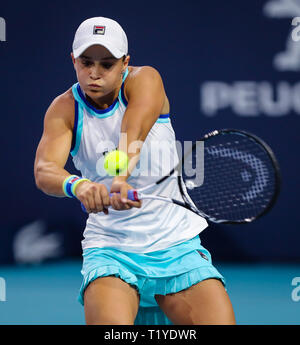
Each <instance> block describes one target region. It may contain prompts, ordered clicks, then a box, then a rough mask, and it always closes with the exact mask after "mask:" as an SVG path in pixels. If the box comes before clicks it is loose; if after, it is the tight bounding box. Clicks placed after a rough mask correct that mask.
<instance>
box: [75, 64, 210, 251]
mask: <svg viewBox="0 0 300 345" xmlns="http://www.w3.org/2000/svg"><path fill="white" fill-rule="evenodd" d="M127 75H128V70H127V71H126V73H125V75H124V78H123V83H122V86H121V89H120V92H119V95H118V98H117V99H116V100H115V101H114V103H113V104H112V105H111V106H110V107H108V108H107V109H104V110H99V109H96V108H94V107H93V106H92V105H91V104H90V103H89V102H88V101H87V99H86V98H85V95H84V93H83V92H82V90H81V88H80V85H79V83H76V84H74V85H73V86H72V92H73V95H74V98H75V121H74V131H73V143H72V148H71V155H72V156H73V162H74V165H75V167H76V168H77V169H78V170H79V171H80V172H81V174H82V176H83V177H85V178H88V179H90V180H91V181H93V182H97V183H102V184H104V185H105V186H106V187H107V189H108V191H110V186H111V183H112V180H113V177H111V176H109V175H107V173H106V172H105V170H104V169H103V159H104V156H105V154H106V153H107V152H110V151H112V150H114V149H115V148H116V147H117V146H118V144H119V138H120V130H121V123H122V118H123V115H124V113H125V111H126V106H127V101H126V98H125V96H124V81H125V79H126V77H127ZM136 116H138V114H137V115H136ZM169 157H172V159H171V160H170V159H169ZM178 161H179V159H178V155H177V150H176V140H175V133H174V131H173V128H172V125H171V122H170V118H169V114H164V115H160V117H159V118H158V120H157V121H156V123H155V124H154V125H153V127H152V128H151V130H150V132H149V133H148V136H147V138H146V140H145V141H144V143H143V146H142V149H141V153H140V161H139V163H138V164H137V166H136V168H135V170H134V171H133V172H132V174H131V176H130V177H129V178H128V180H127V182H128V183H129V184H130V185H131V186H133V187H134V188H141V187H144V186H147V185H148V184H150V183H153V182H155V181H157V180H158V179H159V177H161V176H164V175H166V174H168V173H169V171H170V170H171V169H172V168H173V167H174V166H175V164H177V162H178ZM149 171H151V173H149ZM150 193H151V194H159V195H165V196H169V197H172V198H175V199H179V200H182V198H181V194H180V191H179V188H178V184H177V177H176V176H173V177H171V178H168V179H166V180H165V181H164V182H163V183H161V184H160V185H158V186H156V187H155V188H154V189H153V190H152V191H150ZM206 227H207V222H206V220H205V219H204V218H201V217H199V216H197V215H195V214H194V213H192V212H191V211H189V210H186V209H185V208H183V207H179V206H176V205H173V204H169V203H165V202H161V201H156V200H143V202H142V207H141V208H132V209H130V210H124V211H117V210H114V209H112V208H111V207H110V208H109V214H108V215H105V214H104V213H103V212H100V213H98V214H93V213H92V214H89V217H88V219H87V222H86V227H85V230H84V234H83V237H84V239H83V241H82V248H83V249H86V248H92V247H112V248H116V249H119V250H123V251H127V252H134V253H146V252H152V251H156V250H161V249H164V248H168V247H170V246H173V245H176V244H179V243H181V242H184V241H186V240H189V239H191V238H192V237H194V236H196V235H197V234H199V233H200V232H201V231H202V230H203V229H205V228H206Z"/></svg>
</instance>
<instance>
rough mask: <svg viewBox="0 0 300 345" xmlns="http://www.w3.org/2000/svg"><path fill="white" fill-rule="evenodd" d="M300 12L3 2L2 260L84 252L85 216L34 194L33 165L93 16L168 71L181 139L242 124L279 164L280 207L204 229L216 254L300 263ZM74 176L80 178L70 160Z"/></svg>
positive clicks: (134, 60) (134, 59)
mask: <svg viewBox="0 0 300 345" xmlns="http://www.w3.org/2000/svg"><path fill="white" fill-rule="evenodd" d="M297 15H299V16H300V3H299V1H298V2H297V1H295V7H291V6H289V5H288V4H287V2H285V1H277V0H275V1H273V0H269V1H267V0H266V1H260V0H255V1H240V0H230V1H221V0H210V1H190V0H186V1H184V2H180V3H179V2H174V1H163V2H162V1H151V2H141V1H135V0H134V1H128V2H124V1H118V0H116V1H113V2H110V1H107V2H97V1H95V2H88V3H86V2H84V1H63V2H62V1H58V0H54V1H42V2H36V1H34V2H33V1H26V2H20V3H18V4H17V5H16V4H15V3H14V2H5V3H4V2H2V3H1V5H0V17H2V18H4V19H5V22H6V41H3V42H0V76H1V84H0V92H1V108H0V109H1V124H2V130H1V139H0V140H1V165H2V178H1V182H2V183H1V195H2V197H1V220H0V237H1V242H0V263H9V262H15V261H17V262H38V261H42V260H45V259H50V258H60V257H65V256H74V255H80V253H81V250H80V241H81V239H82V230H83V228H84V224H85V215H84V214H83V213H82V212H81V210H80V206H79V204H78V202H76V201H75V200H70V199H59V198H53V197H49V196H46V195H44V194H43V193H41V192H40V191H39V190H37V189H36V187H35V183H34V176H33V163H34V156H35V150H36V147H37V145H38V142H39V139H40V137H41V134H42V127H43V117H44V114H45V111H46V110H47V107H48V106H49V104H50V103H51V101H52V99H53V98H54V97H56V96H57V95H59V94H60V93H62V92H64V91H65V90H66V89H67V88H69V87H70V86H71V85H72V84H73V83H74V82H76V75H75V72H74V70H73V67H72V63H71V58H70V52H71V47H72V40H73V35H74V32H75V30H76V28H77V27H78V25H79V24H80V23H81V22H82V21H83V20H85V19H87V18H89V17H94V16H106V17H110V18H113V19H115V20H117V21H118V22H119V23H120V24H121V25H122V26H123V28H124V29H125V31H126V33H127V36H128V39H129V53H130V55H131V64H132V65H151V66H154V67H155V68H157V69H158V70H159V71H160V73H161V75H162V77H163V79H164V83H165V88H166V91H167V95H168V97H169V99H170V103H171V114H172V115H171V116H172V123H173V126H174V129H175V131H176V134H177V138H178V139H179V140H191V138H197V137H198V138H199V137H200V136H201V135H202V134H203V133H205V132H207V131H210V130H213V129H216V128H224V127H227V128H228V127H229V128H240V129H244V130H247V131H250V132H253V133H255V134H256V135H258V136H260V137H262V138H263V139H264V140H265V141H266V142H267V143H268V144H269V145H270V146H271V147H272V148H273V150H274V152H275V153H276V155H277V157H278V160H279V162H280V165H281V170H282V178H283V183H282V191H281V195H280V198H279V200H278V203H277V204H276V206H275V207H274V209H273V210H272V212H271V213H270V214H268V215H267V216H266V217H264V218H262V219H260V220H258V221H257V222H255V223H253V224H249V225H246V226H214V227H211V228H210V229H209V230H206V231H204V232H203V233H202V235H201V238H202V242H203V243H204V245H205V246H206V247H208V249H210V251H211V252H212V254H213V257H214V258H215V259H219V260H265V261H266V260H269V261H270V260H278V261H286V260H294V261H296V260H299V259H300V251H299V245H298V244H299V242H300V234H299V232H298V227H299V220H300V212H299V211H298V205H299V197H298V190H299V188H298V186H299V182H298V176H299V172H300V169H299V166H300V165H299V161H298V157H299V153H298V148H299V135H298V128H299V123H300V116H299V115H300V86H299V84H298V83H299V81H298V76H299V71H300V65H299V62H300V54H299V53H298V52H299V51H300V50H299V49H300V48H299V47H300V42H299V43H297V42H290V34H291V32H290V31H291V29H292V26H291V19H292V17H295V16H297ZM67 168H68V169H69V170H70V171H73V172H76V171H75V170H74V168H73V166H72V164H71V163H70V161H69V162H68V166H67ZM33 253H36V254H35V255H33Z"/></svg>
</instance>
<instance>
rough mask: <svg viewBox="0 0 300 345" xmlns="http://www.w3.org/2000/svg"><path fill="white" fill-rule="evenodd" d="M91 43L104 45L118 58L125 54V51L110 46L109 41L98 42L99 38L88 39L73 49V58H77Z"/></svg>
mask: <svg viewBox="0 0 300 345" xmlns="http://www.w3.org/2000/svg"><path fill="white" fill-rule="evenodd" d="M93 45H100V46H103V47H105V48H106V49H107V50H108V51H109V52H110V53H111V54H112V55H113V56H114V57H115V58H116V59H120V58H121V57H122V56H124V55H125V53H123V52H121V51H120V50H119V49H116V48H115V47H113V46H112V44H111V43H110V42H105V41H102V42H99V40H97V41H96V40H95V41H89V42H87V43H85V44H83V45H81V46H80V47H78V48H77V49H73V55H74V58H75V59H76V58H78V57H79V56H80V55H81V54H82V53H83V52H84V51H85V50H86V49H87V48H89V47H91V46H93Z"/></svg>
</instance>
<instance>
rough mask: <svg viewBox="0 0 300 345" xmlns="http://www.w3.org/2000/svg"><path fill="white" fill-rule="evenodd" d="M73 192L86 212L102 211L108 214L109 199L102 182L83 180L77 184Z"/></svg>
mask: <svg viewBox="0 0 300 345" xmlns="http://www.w3.org/2000/svg"><path fill="white" fill-rule="evenodd" d="M75 194H76V197H77V199H78V200H80V201H81V202H82V204H83V205H84V207H85V209H86V212H87V213H98V212H104V213H105V214H108V206H110V199H109V192H108V190H107V188H106V186H105V185H104V184H100V183H95V182H91V181H83V182H81V183H79V185H78V186H77V188H76V192H75Z"/></svg>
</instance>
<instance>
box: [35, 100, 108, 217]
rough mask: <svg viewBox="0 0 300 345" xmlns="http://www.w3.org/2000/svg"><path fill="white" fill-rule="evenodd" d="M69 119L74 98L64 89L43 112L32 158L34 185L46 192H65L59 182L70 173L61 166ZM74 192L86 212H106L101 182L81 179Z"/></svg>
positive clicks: (67, 148)
mask: <svg viewBox="0 0 300 345" xmlns="http://www.w3.org/2000/svg"><path fill="white" fill-rule="evenodd" d="M73 123H74V100H73V99H72V98H71V97H70V96H69V95H68V94H67V93H66V94H63V95H60V96H58V97H57V98H55V99H54V100H53V102H52V103H51V105H50V106H49V108H48V110H47V112H46V115H45V119H44V131H43V134H42V138H41V140H40V142H39V145H38V148H37V151H36V157H35V162H34V176H35V182H36V185H37V187H38V188H39V189H40V190H42V191H43V192H44V193H46V194H48V195H52V196H56V197H64V196H65V194H64V192H63V188H62V184H63V181H64V180H65V178H66V177H68V176H70V175H71V174H70V173H69V172H68V171H67V170H65V169H64V167H65V165H66V162H67V159H68V156H69V152H70V148H71V143H72V134H73V133H72V132H73ZM76 196H77V198H78V199H79V200H80V201H81V202H82V203H83V204H84V206H85V208H86V210H87V212H89V213H90V212H93V213H97V212H101V211H104V212H105V213H107V209H106V208H107V207H108V206H109V204H110V200H109V194H108V191H107V188H106V187H105V186H104V185H102V184H99V183H93V182H88V181H84V182H82V183H80V184H79V185H78V187H77V188H76Z"/></svg>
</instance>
